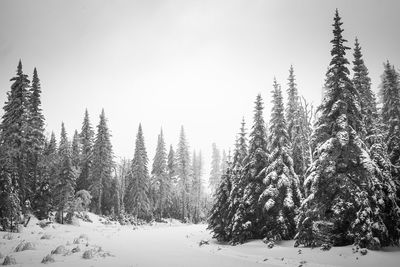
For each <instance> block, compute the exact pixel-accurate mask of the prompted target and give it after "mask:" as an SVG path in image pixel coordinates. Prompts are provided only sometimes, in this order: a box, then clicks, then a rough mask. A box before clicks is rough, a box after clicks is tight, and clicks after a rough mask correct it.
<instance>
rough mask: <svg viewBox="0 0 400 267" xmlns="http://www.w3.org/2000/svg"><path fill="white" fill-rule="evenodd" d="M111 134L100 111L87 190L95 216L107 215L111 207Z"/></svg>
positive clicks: (112, 166) (112, 164)
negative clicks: (90, 196)
mask: <svg viewBox="0 0 400 267" xmlns="http://www.w3.org/2000/svg"><path fill="white" fill-rule="evenodd" d="M110 138H111V134H110V131H109V129H108V126H107V119H106V116H105V113H104V109H102V111H101V114H100V122H99V124H98V126H97V133H96V139H95V142H94V145H93V159H92V160H93V161H92V162H93V163H92V168H91V171H90V176H89V178H90V180H89V181H90V186H89V190H90V193H91V195H92V197H93V199H92V202H91V203H92V205H93V206H92V209H93V210H94V211H95V212H96V213H97V214H103V213H109V212H110V211H111V208H112V206H113V203H112V199H113V198H112V195H111V192H112V190H111V183H112V173H113V168H114V160H113V157H114V156H113V151H112V145H111V140H110Z"/></svg>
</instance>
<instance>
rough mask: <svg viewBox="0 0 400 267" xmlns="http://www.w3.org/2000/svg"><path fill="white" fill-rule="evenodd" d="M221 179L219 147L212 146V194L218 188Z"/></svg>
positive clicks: (210, 180)
mask: <svg viewBox="0 0 400 267" xmlns="http://www.w3.org/2000/svg"><path fill="white" fill-rule="evenodd" d="M220 179H221V155H220V152H219V149H218V148H217V145H216V144H215V143H213V144H212V155H211V171H210V179H209V182H210V188H211V192H212V193H214V192H215V190H216V189H217V187H218V184H219V180H220Z"/></svg>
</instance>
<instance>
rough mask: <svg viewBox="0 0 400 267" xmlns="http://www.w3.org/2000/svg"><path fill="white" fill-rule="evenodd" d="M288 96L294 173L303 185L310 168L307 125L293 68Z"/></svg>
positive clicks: (289, 131)
mask: <svg viewBox="0 0 400 267" xmlns="http://www.w3.org/2000/svg"><path fill="white" fill-rule="evenodd" d="M287 94H288V104H287V108H286V120H287V133H288V136H289V142H290V143H291V148H290V149H291V153H290V157H291V158H292V159H293V168H294V171H295V173H296V174H297V175H298V176H299V179H300V183H302V182H303V176H304V174H305V171H306V169H307V167H308V166H307V165H308V164H307V163H308V162H307V159H306V155H307V151H306V150H307V144H306V139H305V138H304V134H303V133H304V131H305V129H304V127H305V125H304V124H303V123H302V122H303V121H304V118H303V116H305V114H304V112H303V110H302V107H301V104H300V100H299V99H300V98H299V94H298V90H297V85H296V82H295V75H294V70H293V66H290V69H289V78H288V89H287Z"/></svg>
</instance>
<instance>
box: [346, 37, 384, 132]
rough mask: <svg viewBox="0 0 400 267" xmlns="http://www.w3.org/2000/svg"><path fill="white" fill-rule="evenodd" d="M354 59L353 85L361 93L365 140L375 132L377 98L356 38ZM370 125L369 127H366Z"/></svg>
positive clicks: (360, 100)
mask: <svg viewBox="0 0 400 267" xmlns="http://www.w3.org/2000/svg"><path fill="white" fill-rule="evenodd" d="M353 56H354V60H353V73H354V74H353V79H352V82H353V85H354V89H355V90H357V92H358V94H359V102H360V108H361V116H362V123H363V124H364V127H365V130H366V131H365V132H364V133H361V134H362V135H361V137H362V138H363V140H366V138H367V137H368V136H370V135H372V134H373V127H369V126H372V125H374V123H375V122H376V121H377V119H378V113H377V109H376V100H375V96H374V93H373V92H372V90H371V79H370V78H369V76H368V69H367V67H366V66H365V64H364V59H363V57H362V52H361V46H360V43H359V42H358V39H357V38H356V40H355V43H354V53H353ZM366 126H368V127H366Z"/></svg>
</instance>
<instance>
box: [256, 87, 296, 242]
mask: <svg viewBox="0 0 400 267" xmlns="http://www.w3.org/2000/svg"><path fill="white" fill-rule="evenodd" d="M273 86H274V90H273V91H272V94H273V100H272V103H273V107H272V112H271V120H270V131H269V134H270V135H269V142H268V143H269V151H270V156H269V165H268V167H267V169H266V170H265V178H264V184H265V186H266V189H265V190H264V192H263V193H262V194H261V196H260V201H261V203H263V206H264V211H265V218H266V219H265V221H264V225H263V228H262V229H261V232H262V236H264V237H265V238H267V239H268V240H271V241H277V240H282V239H283V240H289V239H292V238H293V237H294V234H295V230H296V223H295V216H296V212H297V208H298V207H299V204H300V198H301V195H300V188H299V180H298V177H297V175H296V173H295V171H294V169H293V160H292V157H291V155H290V146H291V144H290V140H289V135H288V132H287V128H286V121H285V117H284V107H283V98H282V91H281V87H280V85H279V84H278V83H277V82H276V80H274V85H273ZM296 108H297V107H296Z"/></svg>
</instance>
